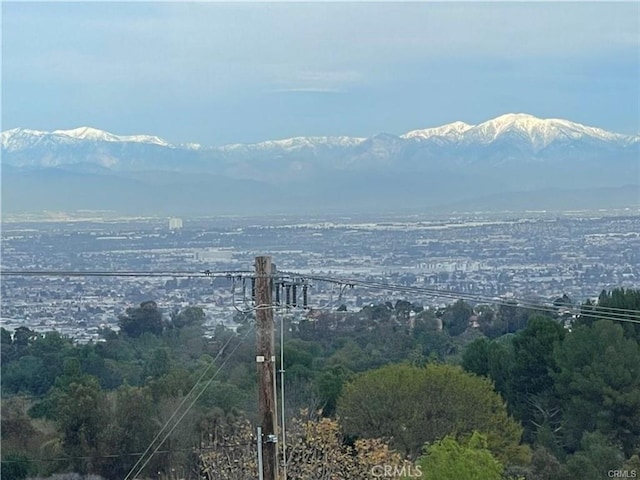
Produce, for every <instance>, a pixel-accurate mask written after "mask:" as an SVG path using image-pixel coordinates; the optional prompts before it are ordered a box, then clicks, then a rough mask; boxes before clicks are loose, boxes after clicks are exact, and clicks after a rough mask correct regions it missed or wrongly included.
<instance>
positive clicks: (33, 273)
mask: <svg viewBox="0 0 640 480" xmlns="http://www.w3.org/2000/svg"><path fill="white" fill-rule="evenodd" d="M251 273H253V272H252V271H251V270H220V271H213V270H204V271H199V272H194V271H155V272H153V271H152V272H144V271H100V270H87V271H77V270H0V276H2V277H181V278H197V277H203V278H211V277H216V278H220V277H226V278H230V277H232V276H236V275H247V274H251Z"/></svg>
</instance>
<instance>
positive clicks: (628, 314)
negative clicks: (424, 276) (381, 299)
mask: <svg viewBox="0 0 640 480" xmlns="http://www.w3.org/2000/svg"><path fill="white" fill-rule="evenodd" d="M301 276H303V277H305V278H308V279H310V280H315V281H320V282H328V283H334V284H340V285H343V286H344V285H346V286H354V287H355V286H359V287H361V288H368V289H375V290H391V291H401V292H407V293H422V294H427V295H430V296H436V297H444V298H451V299H462V300H469V301H473V302H482V303H492V304H497V305H502V306H509V307H517V308H524V309H528V310H534V311H539V312H543V313H549V312H550V311H551V310H553V309H555V308H556V307H555V306H553V305H540V304H536V303H532V302H530V301H525V300H520V299H517V298H512V299H508V300H507V299H497V298H495V297H488V296H484V295H479V294H470V293H463V292H455V291H451V290H439V289H436V288H429V287H412V286H406V285H394V284H387V283H382V282H375V281H367V280H358V279H340V278H336V277H328V276H317V275H306V276H305V275H301ZM582 307H585V306H582ZM586 307H589V306H586ZM574 308H579V310H578V311H577V312H576V313H577V314H578V315H580V316H583V317H587V318H596V319H603V318H604V319H608V320H614V321H620V322H629V323H640V311H639V310H633V309H623V308H614V307H611V311H609V310H608V307H598V306H594V309H595V310H594V311H593V312H590V311H588V310H584V308H580V307H574Z"/></svg>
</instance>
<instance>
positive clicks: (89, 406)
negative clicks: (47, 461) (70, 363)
mask: <svg viewBox="0 0 640 480" xmlns="http://www.w3.org/2000/svg"><path fill="white" fill-rule="evenodd" d="M50 399H51V406H52V409H51V411H50V415H51V418H52V419H53V420H54V421H55V423H56V425H57V427H58V431H59V433H60V436H61V444H62V450H63V452H64V456H66V457H68V460H66V461H65V462H66V467H68V468H71V469H73V471H76V472H79V473H88V472H92V471H93V470H94V468H95V467H96V462H97V460H96V459H97V458H98V457H99V456H100V454H101V452H102V449H101V443H100V442H101V439H102V436H103V433H104V432H105V427H106V424H107V421H108V418H109V417H108V415H106V414H105V410H106V399H105V396H104V393H103V392H102V390H101V389H100V384H99V383H98V380H97V379H96V378H95V377H91V376H89V375H80V376H72V377H70V378H68V379H65V380H63V381H62V382H60V384H59V386H56V387H54V389H53V391H52V393H51V394H50Z"/></svg>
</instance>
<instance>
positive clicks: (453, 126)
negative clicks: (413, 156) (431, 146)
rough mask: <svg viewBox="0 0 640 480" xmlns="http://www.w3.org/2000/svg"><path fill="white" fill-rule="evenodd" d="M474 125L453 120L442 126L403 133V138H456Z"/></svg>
mask: <svg viewBox="0 0 640 480" xmlns="http://www.w3.org/2000/svg"><path fill="white" fill-rule="evenodd" d="M472 127H473V125H469V124H468V123H465V122H460V121H457V122H453V123H448V124H446V125H442V126H440V127H433V128H425V129H422V130H412V131H411V132H407V133H405V134H404V135H401V136H400V137H401V138H405V139H409V138H415V139H419V140H420V139H427V138H432V137H450V138H451V137H453V138H455V139H457V138H459V137H460V136H461V135H462V134H463V133H464V132H466V131H467V130H469V129H470V128H472Z"/></svg>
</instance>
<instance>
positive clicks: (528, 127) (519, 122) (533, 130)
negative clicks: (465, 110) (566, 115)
mask: <svg viewBox="0 0 640 480" xmlns="http://www.w3.org/2000/svg"><path fill="white" fill-rule="evenodd" d="M506 136H511V137H513V136H515V137H520V138H521V139H524V140H527V141H529V142H530V143H531V145H532V146H533V147H534V148H535V149H536V150H539V149H542V148H544V147H546V146H548V145H549V144H551V143H552V142H555V141H559V140H578V139H587V138H590V139H595V140H600V141H603V142H623V141H625V139H627V136H625V135H619V134H616V133H610V132H607V131H605V130H602V129H600V128H593V127H587V126H585V125H582V124H579V123H575V122H570V121H568V120H562V119H557V118H550V119H540V118H537V117H534V116H533V115H528V114H525V113H509V114H506V115H501V116H499V117H496V118H494V119H492V120H488V121H486V122H484V123H481V124H479V125H476V126H474V127H472V128H470V129H468V130H466V131H465V132H464V135H463V138H462V140H463V142H464V143H467V144H468V143H480V144H490V143H493V142H495V141H497V140H499V139H501V138H504V137H506Z"/></svg>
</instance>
